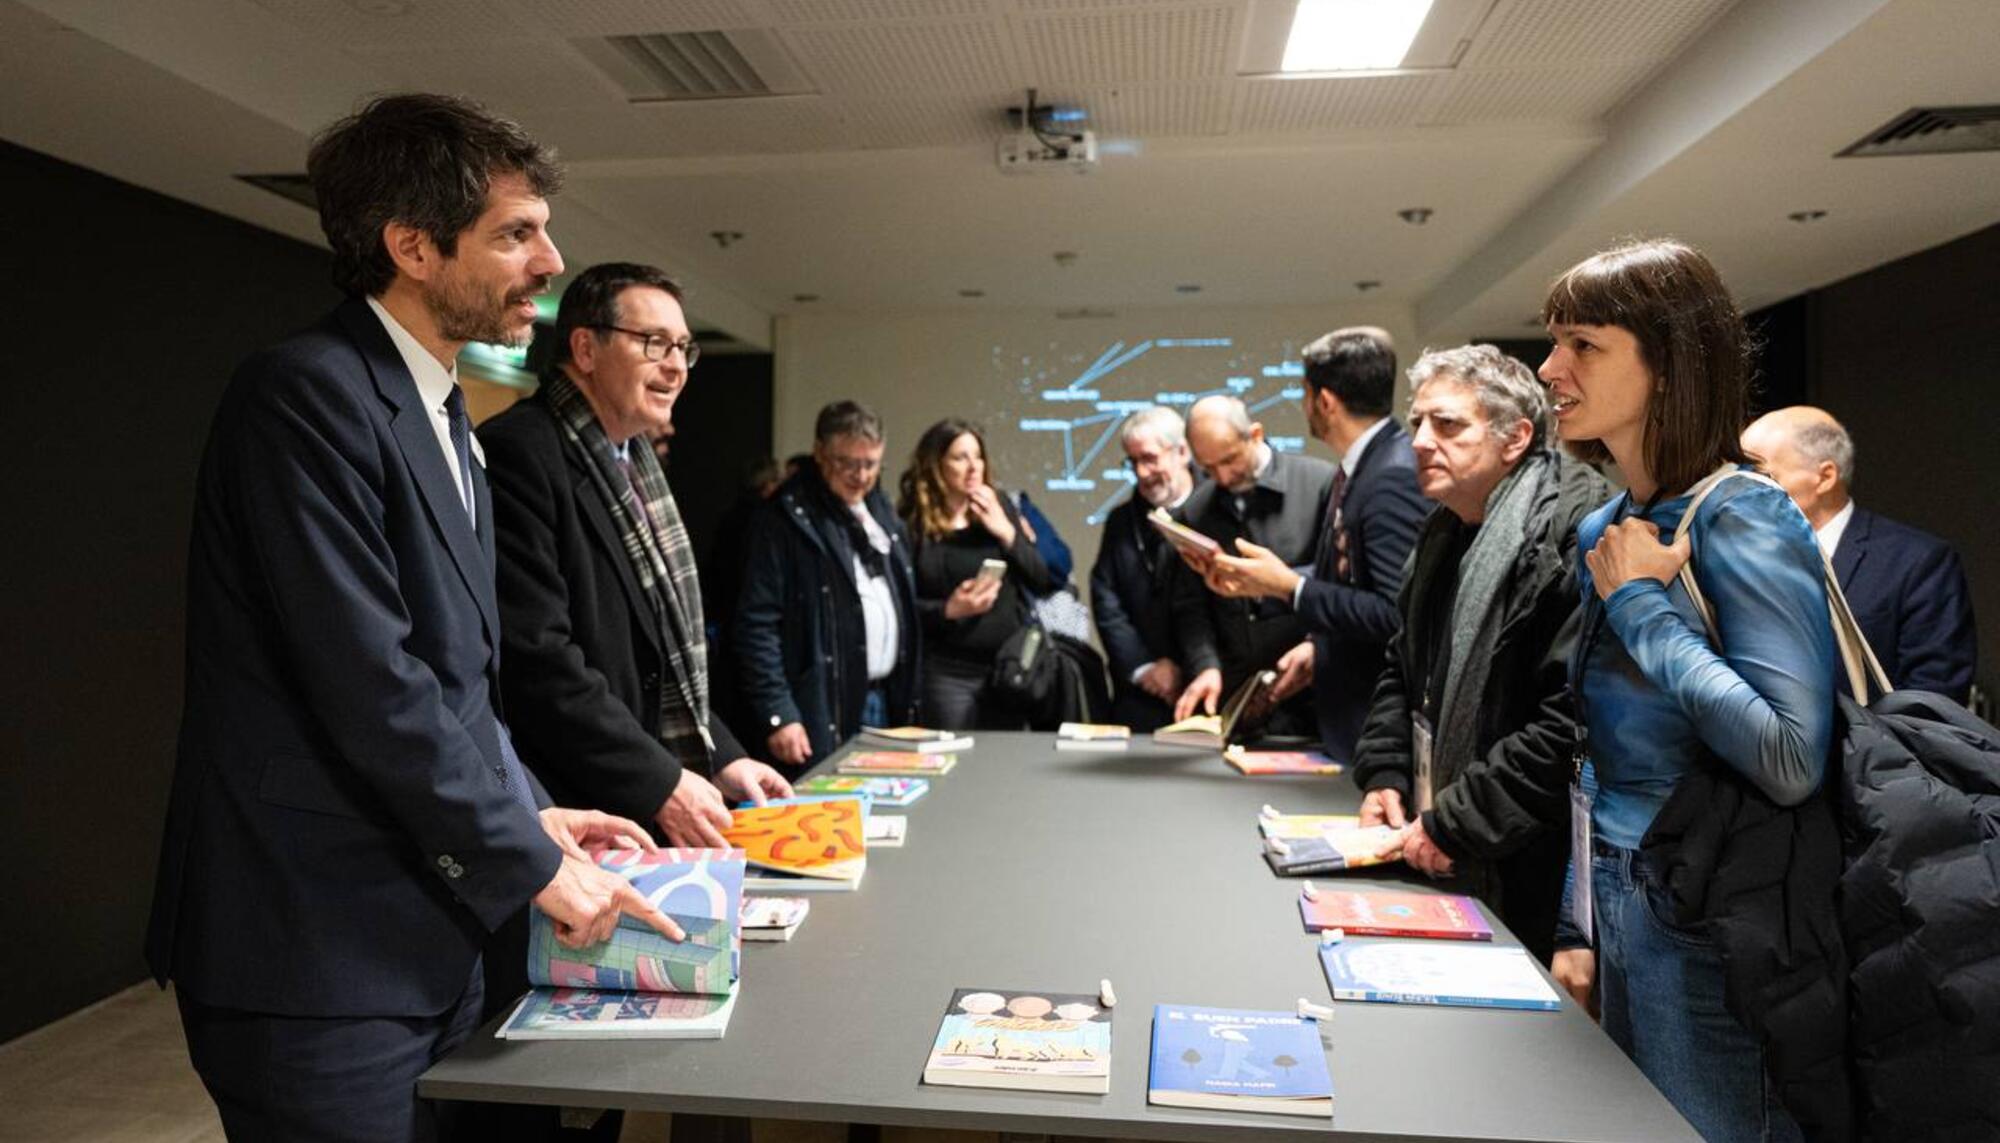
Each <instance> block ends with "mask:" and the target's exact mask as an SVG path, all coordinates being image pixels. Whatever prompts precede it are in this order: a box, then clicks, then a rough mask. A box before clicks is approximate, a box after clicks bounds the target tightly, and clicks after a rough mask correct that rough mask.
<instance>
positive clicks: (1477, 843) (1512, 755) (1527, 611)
mask: <svg viewBox="0 0 2000 1143" xmlns="http://www.w3.org/2000/svg"><path fill="white" fill-rule="evenodd" d="M1553 463H1554V466H1555V467H1554V468H1553V469H1552V473H1553V479H1550V480H1548V481H1547V482H1546V483H1545V484H1544V486H1543V490H1542V495H1541V497H1540V498H1539V499H1538V501H1537V502H1536V503H1535V504H1534V505H1533V507H1532V509H1531V512H1530V515H1529V518H1528V525H1527V541H1526V543H1525V545H1524V546H1523V547H1522V549H1521V558H1520V560H1519V562H1517V563H1516V565H1515V567H1514V571H1513V573H1512V575H1511V576H1510V577H1509V578H1508V581H1507V587H1506V598H1505V600H1504V602H1503V603H1502V611H1501V620H1500V629H1499V635H1498V638H1497V640H1496V642H1495V644H1494V648H1493V663H1492V666H1491V668H1490V671H1489V673H1488V675H1487V678H1486V693H1485V694H1484V695H1482V696H1478V697H1477V701H1478V702H1479V704H1480V706H1479V726H1478V747H1477V752H1478V756H1477V757H1476V758H1475V759H1473V760H1472V761H1470V762H1467V763H1466V764H1465V765H1464V766H1463V767H1461V768H1460V769H1458V771H1457V776H1456V777H1455V778H1454V779H1453V780H1452V781H1451V782H1450V783H1448V784H1447V785H1445V786H1444V788H1442V789H1440V790H1438V791H1437V793H1436V797H1435V805H1434V808H1433V809H1432V810H1431V811H1429V812H1428V813H1426V814H1425V815H1424V830H1425V832H1426V833H1428V834H1429V835H1430V837H1431V839H1432V840H1433V841H1435V842H1436V843H1437V847H1438V848H1439V849H1441V850H1443V851H1444V853H1445V854H1446V856H1448V857H1450V858H1452V860H1453V861H1455V862H1458V863H1460V864H1462V865H1469V864H1473V863H1477V864H1481V865H1488V866H1490V867H1491V873H1492V874H1493V876H1492V877H1491V878H1488V877H1486V876H1485V875H1484V874H1485V872H1486V871H1485V870H1480V871H1478V873H1477V875H1474V876H1472V877H1470V880H1472V881H1473V883H1474V886H1475V889H1476V890H1477V891H1479V892H1480V893H1481V895H1482V896H1484V897H1486V898H1487V903H1488V904H1489V905H1492V906H1493V907H1494V908H1496V909H1497V910H1498V911H1499V912H1500V915H1501V917H1502V919H1504V920H1505V921H1506V922H1507V925H1508V927H1509V928H1511V929H1513V930H1514V933H1515V935H1516V936H1518V937H1520V938H1521V942H1522V943H1523V944H1525V945H1526V946H1528V948H1529V949H1531V950H1533V951H1534V952H1535V953H1536V955H1538V956H1540V957H1541V958H1542V959H1543V960H1544V961H1546V960H1547V959H1548V956H1549V953H1550V951H1551V946H1552V941H1553V936H1554V929H1555V921H1556V914H1557V910H1558V909H1559V907H1560V904H1561V898H1562V882H1563V871H1564V869H1565V867H1566V865H1567V862H1568V858H1569V850H1568V845H1569V838H1568V835H1567V834H1566V833H1565V832H1564V830H1563V826H1564V823H1565V822H1567V821H1568V816H1569V797H1568V789H1569V779H1570V769H1571V767H1570V750H1571V747H1572V745H1573V743H1574V742H1575V728H1576V722H1575V715H1574V712H1573V711H1572V710H1571V708H1570V703H1569V687H1568V681H1569V656H1570V651H1571V649H1572V648H1573V647H1574V646H1575V643H1576V636H1577V616H1578V611H1579V608H1578V596H1577V588H1576V567H1577V559H1576V525H1577V522H1578V521H1579V520H1581V519H1583V517H1584V516H1586V515H1588V514H1589V513H1590V511H1591V510H1592V509H1594V508H1596V507H1597V506H1598V505H1600V504H1602V503H1604V501H1605V500H1607V499H1609V498H1610V496H1611V486H1610V484H1609V483H1607V482H1606V481H1605V479H1604V478H1603V477H1602V476H1599V475H1598V474H1597V472H1596V471H1595V470H1594V469H1592V468H1591V467H1590V466H1588V465H1586V464H1583V463H1581V462H1580V461H1577V460H1574V459H1571V458H1570V457H1567V456H1563V455H1561V454H1557V455H1556V456H1555V458H1554V461H1553ZM1464 529H1465V524H1464V523H1463V522H1462V521H1460V520H1459V518H1458V517H1457V516H1456V515H1454V514H1452V513H1451V512H1450V511H1448V510H1445V509H1442V508H1441V509H1438V510H1437V511H1435V512H1433V513H1431V515H1430V518H1429V519H1428V520H1426V521H1425V523H1424V527H1423V530H1422V532H1421V533H1419V535H1418V538H1417V547H1416V552H1417V555H1416V558H1415V559H1414V560H1413V561H1412V567H1413V568H1425V567H1430V566H1434V565H1433V562H1432V561H1428V560H1426V558H1425V557H1426V555H1427V554H1431V553H1434V552H1436V551H1438V550H1440V548H1442V549H1443V550H1447V551H1448V550H1449V548H1450V546H1451V545H1452V544H1453V542H1454V540H1455V539H1457V538H1458V537H1459V535H1460V534H1461V533H1462V531H1463V530H1464ZM1440 571H1442V569H1440ZM1449 571H1450V572H1451V573H1452V574H1453V575H1455V574H1456V572H1457V565H1456V564H1455V563H1454V564H1452V565H1451V566H1450V568H1449ZM1449 586H1450V585H1449V584H1448V583H1446V582H1445V581H1444V579H1443V575H1442V574H1440V573H1433V574H1431V575H1429V576H1426V577H1419V576H1418V575H1416V574H1414V572H1413V574H1412V575H1411V576H1410V578H1409V579H1407V580H1406V581H1405V582H1404V584H1403V591H1402V594H1401V596H1400V597H1399V599H1398V607H1399V610H1400V612H1401V614H1402V617H1403V626H1402V628H1401V630H1400V631H1398V633H1397V635H1396V637H1395V638H1394V639H1393V640H1391V641H1390V643H1389V653H1388V655H1387V658H1386V662H1385V664H1384V666H1383V670H1382V675H1381V677H1380V679H1379V680H1377V682H1376V684H1375V697H1374V701H1373V703H1372V704H1371V706H1370V708H1369V712H1368V721H1367V723H1366V724H1365V725H1364V726H1363V728H1362V731H1361V741H1360V744H1359V745H1358V746H1357V747H1356V748H1355V752H1354V780H1355V783H1356V785H1358V786H1360V788H1361V789H1362V790H1363V791H1368V790H1377V789H1383V788H1390V789H1394V790H1396V791H1398V792H1399V793H1401V794H1402V795H1403V796H1404V797H1405V798H1406V799H1407V798H1408V797H1409V794H1410V787H1411V753H1410V750H1411V746H1410V714H1411V710H1412V707H1413V706H1415V705H1416V704H1417V703H1418V702H1420V701H1421V699H1420V698H1419V697H1418V696H1420V695H1421V694H1422V691H1423V687H1424V680H1426V679H1428V678H1430V676H1431V672H1432V670H1433V668H1434V666H1435V664H1434V663H1433V661H1432V651H1433V649H1434V648H1437V647H1438V646H1439V645H1440V644H1439V640H1438V635H1439V632H1438V630H1437V629H1436V627H1435V626H1434V623H1433V622H1432V621H1433V620H1438V619H1441V620H1442V621H1443V622H1445V623H1446V624H1449V622H1450V616H1449V615H1443V616H1439V615H1438V614H1437V609H1435V608H1433V607H1432V606H1431V603H1432V602H1433V599H1434V598H1435V596H1436V594H1437V593H1438V592H1441V591H1444V590H1447V589H1448V588H1449ZM1466 872H1467V873H1468V874H1472V873H1474V871H1473V870H1471V869H1468V870H1466Z"/></svg>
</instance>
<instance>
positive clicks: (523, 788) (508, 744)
mask: <svg viewBox="0 0 2000 1143" xmlns="http://www.w3.org/2000/svg"><path fill="white" fill-rule="evenodd" d="M444 416H445V421H446V423H447V424H449V425H450V426H451V450H452V452H453V453H455V454H457V458H458V476H459V499H460V500H461V501H462V502H463V503H464V504H465V515H466V518H467V519H469V520H471V521H472V526H473V528H474V530H477V529H478V527H479V519H478V515H477V513H476V512H475V511H474V509H473V505H474V504H476V503H478V500H477V498H476V497H475V496H474V495H473V492H472V424H471V420H470V418H468V417H467V416H466V415H465V392H464V390H462V389H460V388H459V387H458V386H456V385H453V386H452V387H451V393H450V395H449V396H447V397H445V399H444ZM493 729H494V731H495V732H496V733H498V735H499V738H500V766H501V769H502V771H503V773H502V774H501V780H502V781H504V782H505V783H506V784H507V788H508V789H509V790H512V791H513V793H514V796H515V797H517V798H519V799H521V804H522V805H524V806H526V807H528V812H529V813H536V812H537V809H536V806H535V795H534V791H532V790H530V789H529V788H528V772H527V770H526V769H525V768H523V767H522V765H521V756H520V755H519V754H517V753H515V752H514V736H513V735H511V734H508V733H507V724H506V723H504V722H501V721H500V720H499V719H498V718H497V717H496V718H495V719H494V720H493Z"/></svg>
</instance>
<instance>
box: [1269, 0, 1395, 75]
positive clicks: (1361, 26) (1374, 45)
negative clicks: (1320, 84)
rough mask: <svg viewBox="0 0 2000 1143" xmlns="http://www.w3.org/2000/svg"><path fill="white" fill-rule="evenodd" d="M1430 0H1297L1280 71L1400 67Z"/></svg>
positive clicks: (1373, 69)
mask: <svg viewBox="0 0 2000 1143" xmlns="http://www.w3.org/2000/svg"><path fill="white" fill-rule="evenodd" d="M1430 10H1431V0H1299V6H1298V8H1297V10H1295V11H1294V12H1293V13H1292V34H1291V36H1290V38H1288V39H1287V40H1286V41H1285V59H1284V62H1283V63H1281V64H1279V65H1278V70H1280V71H1293V72H1297V71H1380V70H1384V69H1387V68H1395V67H1401V66H1402V65H1403V57H1404V56H1406V55H1408V54H1409V51H1410V44H1411V43H1413V42H1415V40H1416V38H1417V31H1418V30H1419V29H1421V28H1422V27H1423V26H1424V17H1425V16H1426V15H1428V14H1429V13H1430Z"/></svg>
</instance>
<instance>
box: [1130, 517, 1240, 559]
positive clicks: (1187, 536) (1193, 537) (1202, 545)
mask: <svg viewBox="0 0 2000 1143" xmlns="http://www.w3.org/2000/svg"><path fill="white" fill-rule="evenodd" d="M1146 523H1148V524H1151V525H1152V526H1153V530H1154V531H1155V532H1158V533H1159V534H1160V535H1162V536H1165V537H1166V540H1167V542H1168V543H1169V544H1172V545H1173V546H1174V547H1175V548H1176V549H1177V550H1179V551H1183V552H1201V553H1205V554H1207V555H1214V554H1216V553H1217V552H1220V551H1221V550H1222V545H1221V544H1218V543H1216V542H1215V540H1214V538H1212V537H1209V536H1204V535H1202V534H1201V533H1200V532H1197V531H1195V530H1194V529H1193V528H1190V527H1188V526H1187V525H1186V524H1183V523H1181V522H1180V521H1179V520H1176V519H1174V518H1173V517H1172V516H1169V515H1167V510H1166V509H1165V508H1155V509H1153V510H1152V511H1151V512H1148V513H1146Z"/></svg>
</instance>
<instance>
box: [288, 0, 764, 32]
mask: <svg viewBox="0 0 2000 1143" xmlns="http://www.w3.org/2000/svg"><path fill="white" fill-rule="evenodd" d="M319 2H320V3H321V4H322V5H324V4H325V3H326V0H319ZM519 2H520V3H521V6H522V10H523V11H524V12H525V13H526V14H528V15H529V16H531V17H532V18H533V19H534V20H535V21H536V22H537V23H539V24H541V25H542V26H544V27H546V28H547V29H548V30H549V31H551V32H554V33H555V34H556V35H558V36H562V37H565V38H575V37H577V36H639V35H647V34H651V33H656V32H717V31H722V30H724V29H727V28H748V27H755V26H756V25H758V24H760V23H762V21H761V20H758V19H757V18H756V13H755V10H754V9H753V8H751V7H750V6H748V5H745V4H739V3H736V2H735V0H519Z"/></svg>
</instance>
